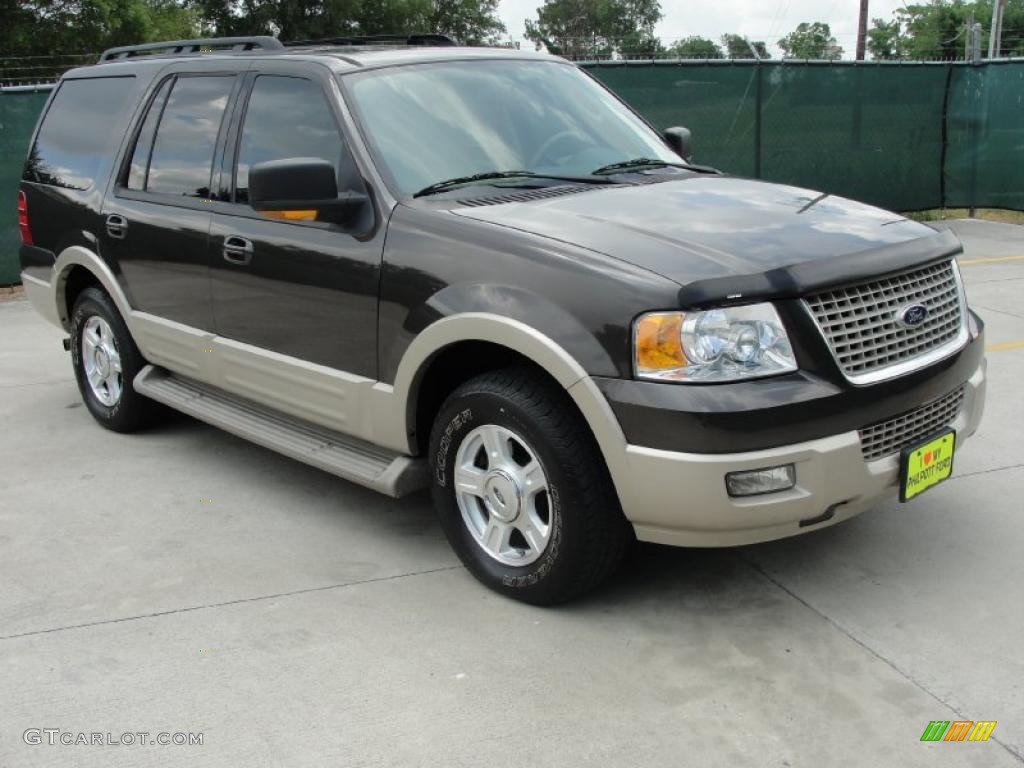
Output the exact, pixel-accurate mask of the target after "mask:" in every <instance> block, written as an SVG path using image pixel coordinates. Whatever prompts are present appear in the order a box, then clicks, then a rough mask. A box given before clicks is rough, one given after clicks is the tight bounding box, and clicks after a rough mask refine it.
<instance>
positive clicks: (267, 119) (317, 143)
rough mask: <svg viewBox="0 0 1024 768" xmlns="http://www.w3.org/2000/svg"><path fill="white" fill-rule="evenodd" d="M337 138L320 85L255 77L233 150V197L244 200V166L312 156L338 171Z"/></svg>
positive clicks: (246, 176)
mask: <svg viewBox="0 0 1024 768" xmlns="http://www.w3.org/2000/svg"><path fill="white" fill-rule="evenodd" d="M341 152H342V148H341V137H340V135H339V134H338V128H337V125H336V124H335V122H334V118H333V117H332V116H331V109H330V106H329V105H328V103H327V99H326V98H325V97H324V93H323V90H322V89H321V88H320V86H319V85H317V84H316V83H313V82H311V81H309V80H302V79H300V78H295V77H274V76H269V75H268V76H263V77H259V78H257V79H256V83H255V85H254V86H253V89H252V96H250V97H249V106H248V107H247V109H246V112H245V123H244V124H243V126H242V137H241V140H240V142H239V147H238V171H237V175H236V185H235V199H236V200H237V201H239V202H243V203H244V202H247V201H248V199H249V197H248V186H249V167H250V166H251V165H254V164H256V163H263V162H266V161H268V160H283V159H284V158H287V157H317V158H320V159H321V160H326V161H327V162H329V163H331V164H332V165H333V166H334V169H335V171H337V169H338V163H339V160H340V157H341Z"/></svg>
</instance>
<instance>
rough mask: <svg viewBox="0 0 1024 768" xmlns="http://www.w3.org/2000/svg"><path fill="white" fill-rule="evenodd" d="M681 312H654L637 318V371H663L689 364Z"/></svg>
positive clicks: (635, 339)
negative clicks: (687, 362) (685, 349)
mask: <svg viewBox="0 0 1024 768" xmlns="http://www.w3.org/2000/svg"><path fill="white" fill-rule="evenodd" d="M682 325H683V315H682V313H680V312H652V313H650V314H647V315H644V316H643V317H641V318H640V319H639V320H637V321H636V326H635V329H634V334H635V336H634V342H635V347H634V348H635V350H636V367H637V371H638V372H647V371H661V370H665V369H667V368H681V367H683V366H685V365H686V355H684V354H683V345H682V342H681V341H680V336H679V332H680V330H681V328H682Z"/></svg>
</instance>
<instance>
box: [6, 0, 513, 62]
mask: <svg viewBox="0 0 1024 768" xmlns="http://www.w3.org/2000/svg"><path fill="white" fill-rule="evenodd" d="M498 2H499V0H323V2H321V1H320V0H0V13H3V18H4V24H3V27H2V28H0V53H2V54H4V55H7V56H29V55H52V54H61V53H73V52H75V53H77V52H98V51H101V50H103V49H104V48H108V47H110V46H113V45H128V44H131V43H144V42H150V41H154V40H177V39H181V38H191V37H197V36H200V35H248V34H275V33H276V34H279V35H280V37H281V39H282V40H297V39H309V38H318V37H337V36H343V35H357V34H366V35H372V34H382V33H390V32H393V33H398V34H402V33H410V32H443V33H447V34H450V35H453V36H454V37H456V38H457V39H459V40H461V41H462V42H465V43H470V44H473V43H485V42H490V41H493V40H494V39H495V38H496V37H497V36H498V35H499V34H501V33H502V32H504V31H505V26H504V25H503V24H502V23H501V21H500V20H499V19H498V16H497V11H498Z"/></svg>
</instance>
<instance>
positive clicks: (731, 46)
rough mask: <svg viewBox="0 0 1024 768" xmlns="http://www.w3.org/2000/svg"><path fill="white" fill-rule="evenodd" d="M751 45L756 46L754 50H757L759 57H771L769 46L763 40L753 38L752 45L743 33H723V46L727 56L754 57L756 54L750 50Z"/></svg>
mask: <svg viewBox="0 0 1024 768" xmlns="http://www.w3.org/2000/svg"><path fill="white" fill-rule="evenodd" d="M751 45H752V46H754V50H756V51H757V55H758V57H759V58H762V59H770V58H771V54H769V53H768V46H767V45H765V43H764V41H762V40H752V41H751V42H750V45H748V44H747V39H746V38H745V37H743V36H742V35H722V47H723V48H725V53H726V56H727V57H728V58H730V59H752V58H754V54H753V53H752V52H751V51H750V46H751Z"/></svg>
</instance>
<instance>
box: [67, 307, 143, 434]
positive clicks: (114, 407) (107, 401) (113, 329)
mask: <svg viewBox="0 0 1024 768" xmlns="http://www.w3.org/2000/svg"><path fill="white" fill-rule="evenodd" d="M71 362H72V365H73V366H74V368H75V378H76V379H77V380H78V389H79V391H80V392H81V393H82V399H83V400H84V401H85V405H86V407H87V408H88V409H89V413H91V414H92V416H93V418H95V419H96V421H98V422H99V423H100V424H102V425H103V426H104V427H106V428H107V429H112V430H114V431H116V432H132V431H134V430H136V429H139V428H140V427H143V426H146V425H147V424H149V423H150V422H151V421H152V420H153V418H154V417H155V416H156V415H158V414H159V412H160V406H159V405H158V404H157V403H155V402H153V401H152V400H148V399H147V398H145V397H143V396H142V395H140V394H138V393H137V392H136V391H135V390H134V389H132V382H133V381H134V380H135V376H136V375H137V374H138V372H139V371H140V370H142V368H143V366H145V365H146V361H145V360H144V359H143V358H142V354H141V353H140V352H139V349H138V347H136V346H135V342H134V341H133V340H132V337H131V334H129V333H128V327H127V326H126V325H125V323H124V320H123V319H122V317H121V314H120V313H119V312H118V311H117V308H116V307H115V306H114V302H113V301H111V299H110V297H109V296H108V295H107V294H106V293H104V292H103V291H102V290H100V289H99V288H96V287H89V288H86V289H85V290H84V291H82V293H80V294H79V296H78V298H77V299H76V300H75V305H74V308H73V309H72V311H71Z"/></svg>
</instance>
